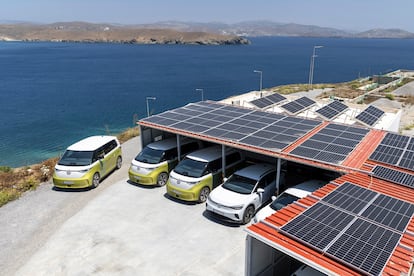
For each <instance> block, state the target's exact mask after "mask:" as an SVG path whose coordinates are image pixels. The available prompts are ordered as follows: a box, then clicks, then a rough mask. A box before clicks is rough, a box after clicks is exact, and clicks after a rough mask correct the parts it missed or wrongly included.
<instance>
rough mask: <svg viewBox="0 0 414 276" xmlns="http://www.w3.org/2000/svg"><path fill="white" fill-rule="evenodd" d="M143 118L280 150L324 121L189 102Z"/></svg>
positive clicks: (195, 131) (263, 147) (163, 124)
mask: <svg viewBox="0 0 414 276" xmlns="http://www.w3.org/2000/svg"><path fill="white" fill-rule="evenodd" d="M142 121H143V122H147V123H151V124H153V125H156V126H158V127H167V128H170V129H171V130H173V129H176V130H180V131H189V132H192V133H194V134H197V135H205V136H209V137H212V138H216V139H223V140H230V141H232V142H237V143H240V144H245V145H249V146H254V147H257V148H261V149H266V150H271V151H277V152H280V151H281V150H282V149H283V148H285V147H287V146H289V145H290V144H291V143H293V142H295V141H296V140H297V139H299V138H300V137H302V136H303V135H305V134H306V133H308V132H309V131H311V130H312V129H314V128H315V127H316V126H318V125H319V124H320V123H321V122H320V121H316V120H309V119H303V118H296V117H290V116H286V115H280V114H275V113H269V112H264V111H259V110H251V109H245V108H241V107H235V106H229V105H224V104H216V103H211V102H198V103H193V104H189V105H186V106H184V107H180V108H177V109H173V110H170V111H166V112H163V113H160V114H157V115H154V116H151V117H148V118H145V119H143V120H142Z"/></svg>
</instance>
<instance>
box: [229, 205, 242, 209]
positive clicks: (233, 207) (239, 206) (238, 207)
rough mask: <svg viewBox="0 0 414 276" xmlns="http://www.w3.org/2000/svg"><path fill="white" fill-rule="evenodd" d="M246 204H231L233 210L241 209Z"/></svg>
mask: <svg viewBox="0 0 414 276" xmlns="http://www.w3.org/2000/svg"><path fill="white" fill-rule="evenodd" d="M243 206H244V205H235V206H229V208H230V209H233V210H241V209H242V208H243Z"/></svg>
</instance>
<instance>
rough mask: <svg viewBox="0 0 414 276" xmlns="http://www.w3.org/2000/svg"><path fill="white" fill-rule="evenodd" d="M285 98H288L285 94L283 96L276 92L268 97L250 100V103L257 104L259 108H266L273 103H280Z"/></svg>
mask: <svg viewBox="0 0 414 276" xmlns="http://www.w3.org/2000/svg"><path fill="white" fill-rule="evenodd" d="M284 100H286V98H285V97H284V96H282V95H280V94H278V93H274V94H270V95H268V96H266V97H262V98H259V99H255V100H253V101H250V103H251V104H253V105H255V106H256V107H258V108H265V107H269V106H271V105H274V104H277V103H280V102H282V101H284Z"/></svg>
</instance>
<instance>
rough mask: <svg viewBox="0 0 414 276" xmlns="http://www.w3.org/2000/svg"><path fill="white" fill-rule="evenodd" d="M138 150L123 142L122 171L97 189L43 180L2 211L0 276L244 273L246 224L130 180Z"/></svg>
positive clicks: (134, 144)
mask: <svg viewBox="0 0 414 276" xmlns="http://www.w3.org/2000/svg"><path fill="white" fill-rule="evenodd" d="M139 150H140V140H139V139H138V138H134V139H131V140H130V141H128V142H126V143H124V144H123V157H124V163H123V166H122V168H121V169H120V170H118V171H115V172H114V173H112V174H111V175H110V176H109V177H107V178H106V179H105V180H104V181H103V182H102V183H101V185H100V186H99V187H98V188H97V189H93V190H89V191H81V192H62V191H55V190H53V189H52V184H51V183H44V184H43V185H41V186H40V187H39V188H38V189H37V190H36V191H33V192H28V193H26V194H25V195H24V196H23V197H22V198H20V199H19V200H16V201H14V202H11V203H9V204H7V205H5V206H3V207H2V208H0V218H1V222H2V223H1V224H0V237H1V240H0V248H1V251H0V268H1V274H2V275H91V274H93V275H242V274H243V273H244V243H245V237H246V233H245V232H244V226H239V225H235V224H229V223H223V222H221V221H220V220H218V219H217V218H215V217H211V216H210V215H209V214H208V213H206V212H205V205H204V204H186V203H183V202H179V201H175V200H173V199H170V198H168V196H166V193H165V187H160V188H157V187H155V188H148V187H142V186H137V185H134V184H132V183H129V182H128V181H127V171H128V167H129V163H130V161H131V160H132V159H133V157H134V156H135V155H136V154H137V152H138V151H139Z"/></svg>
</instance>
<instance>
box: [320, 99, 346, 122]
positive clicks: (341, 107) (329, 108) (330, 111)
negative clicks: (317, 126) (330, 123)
mask: <svg viewBox="0 0 414 276" xmlns="http://www.w3.org/2000/svg"><path fill="white" fill-rule="evenodd" d="M346 109H348V106H347V105H345V104H343V103H341V102H340V101H333V102H331V103H329V104H328V105H325V106H324V107H322V108H320V109H318V110H316V111H315V112H316V113H318V114H319V115H321V116H322V117H324V118H325V119H328V120H332V119H334V118H335V117H337V116H338V115H340V114H341V113H342V112H344V111H345V110H346Z"/></svg>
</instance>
